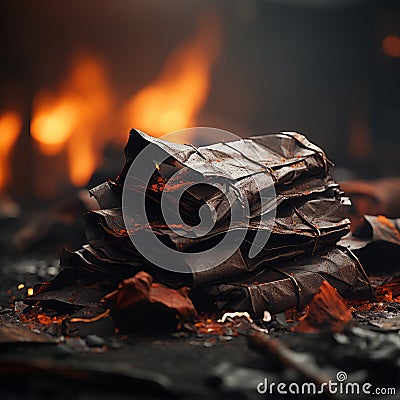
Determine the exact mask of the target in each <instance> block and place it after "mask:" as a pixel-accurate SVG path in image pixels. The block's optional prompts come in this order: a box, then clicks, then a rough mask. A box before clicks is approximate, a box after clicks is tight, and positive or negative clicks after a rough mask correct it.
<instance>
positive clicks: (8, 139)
mask: <svg viewBox="0 0 400 400" xmlns="http://www.w3.org/2000/svg"><path fill="white" fill-rule="evenodd" d="M21 127H22V121H21V117H20V116H19V115H18V114H16V113H15V112H12V111H8V112H5V113H3V114H0V190H1V189H3V188H4V186H5V185H6V184H7V182H8V179H9V160H10V152H11V150H12V148H13V146H14V144H15V142H16V140H17V138H18V135H19V133H20V131H21Z"/></svg>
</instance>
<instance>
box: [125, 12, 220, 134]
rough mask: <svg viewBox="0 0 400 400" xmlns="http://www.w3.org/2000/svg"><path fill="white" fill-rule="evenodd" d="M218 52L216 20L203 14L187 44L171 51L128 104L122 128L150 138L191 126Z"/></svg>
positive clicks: (200, 104) (204, 99) (214, 17)
mask: <svg viewBox="0 0 400 400" xmlns="http://www.w3.org/2000/svg"><path fill="white" fill-rule="evenodd" d="M219 49H220V24H219V20H218V19H217V18H216V16H214V15H211V14H207V15H205V16H204V17H203V19H201V20H200V23H199V24H198V27H197V29H196V31H195V32H194V35H193V36H192V37H191V38H190V39H189V40H188V42H186V43H184V44H183V45H181V46H180V47H178V48H177V49H175V51H173V53H172V54H171V55H170V57H169V58H168V59H167V61H166V63H165V65H164V67H163V69H162V71H161V73H160V74H159V76H158V77H157V78H156V80H155V81H154V82H153V83H151V84H150V85H148V86H146V87H145V88H143V89H142V90H140V91H139V92H138V93H136V94H135V95H134V96H133V97H132V98H131V100H130V101H129V102H128V104H127V106H126V108H125V110H124V119H125V121H126V122H125V124H126V126H127V127H128V128H130V127H132V126H135V127H137V128H138V129H141V130H143V131H145V132H147V133H150V134H152V135H154V136H161V135H163V134H166V133H168V132H172V131H175V130H178V129H183V128H187V127H191V126H194V125H195V124H196V119H197V115H198V113H199V112H200V111H201V109H202V107H203V105H204V103H205V102H206V100H207V96H208V93H209V90H210V75H211V68H212V65H213V63H214V61H215V59H216V58H217V55H218V53H219Z"/></svg>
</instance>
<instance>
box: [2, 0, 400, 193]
mask: <svg viewBox="0 0 400 400" xmlns="http://www.w3.org/2000/svg"><path fill="white" fill-rule="evenodd" d="M0 30H1V35H0V41H1V49H2V51H1V63H0V85H1V86H0V114H1V113H3V115H4V113H7V112H12V113H14V115H16V116H17V120H18V121H17V122H18V124H17V123H15V124H14V125H15V126H17V127H18V129H17V128H16V127H15V129H14V131H18V134H14V135H11V136H10V135H9V136H10V137H11V139H12V140H11V139H10V137H9V138H8V142H7V134H6V130H7V127H8V126H9V125H10V123H8V125H7V124H6V123H3V125H2V124H1V119H0V131H1V129H3V132H1V133H0V162H1V168H3V175H5V173H6V172H5V171H7V176H5V177H3V181H2V184H1V190H2V192H3V193H5V194H8V195H11V197H12V198H14V199H17V200H18V199H23V198H25V199H26V198H27V197H28V198H29V199H32V198H41V199H55V198H56V197H59V196H60V194H62V193H63V192H64V191H65V190H66V188H68V187H73V186H85V185H86V184H87V183H88V182H93V183H96V179H95V180H94V181H93V179H92V180H90V177H92V178H93V173H95V174H96V173H97V174H99V172H98V170H99V168H100V169H101V168H103V169H104V165H106V166H107V167H106V168H105V170H106V171H107V173H108V172H109V171H111V172H112V171H113V170H114V169H115V170H116V171H117V170H118V169H119V167H120V166H121V154H122V147H123V144H124V143H125V141H126V138H127V133H128V130H129V127H137V128H139V129H143V130H144V131H146V132H148V133H151V134H161V133H166V132H164V131H168V130H170V129H179V128H181V127H185V126H187V125H189V126H190V125H200V126H212V127H218V128H222V129H227V130H230V131H232V132H234V133H236V134H238V135H240V136H243V137H246V136H249V135H257V134H263V133H268V132H277V131H293V130H295V131H299V132H301V133H303V134H305V135H306V136H307V137H308V138H309V139H310V140H311V141H313V142H315V143H317V144H318V145H319V146H321V147H322V148H323V149H324V150H326V152H327V154H328V155H329V157H330V158H331V159H332V160H333V161H334V162H335V164H336V166H337V167H338V171H337V174H338V178H339V179H347V178H353V177H358V178H375V177H384V176H393V175H398V174H399V172H400V171H399V169H400V167H399V163H398V152H399V142H400V139H399V131H400V90H399V89H400V87H399V83H400V73H399V72H400V68H399V67H400V3H399V2H397V1H388V0H379V1H372V0H370V1H367V0H364V1H356V0H347V1H344V0H324V1H322V0H319V1H318V0H298V1H296V0H285V1H283V0H282V1H277V0H276V1H267V0H264V1H261V0H229V1H228V0H226V1H204V0H202V1H200V0H199V1H198V0H191V1H184V0H170V1H168V2H166V1H163V0H150V1H147V0H146V1H127V0H118V1H113V2H110V1H94V0H85V1H72V2H71V1H70V2H67V1H62V2H60V1H59V2H54V1H45V0H41V1H35V2H32V1H3V2H1V5H0ZM196 32H198V34H196ZM196 35H197V36H196ZM196 38H197V39H196ZM182 46H183V47H182ZM185 46H186V47H185ZM177 49H178V50H177ZM179 49H181V53H183V54H186V56H187V57H186V59H188V58H190V56H188V54H189V53H190V51H191V49H197V50H196V51H197V53H193V54H194V55H193V57H192V59H191V61H192V63H187V66H186V70H185V68H183V67H182V65H184V64H185V63H184V62H181V63H180V62H179V60H180V59H182V58H183V59H184V58H185V55H183V56H182V54H181V56H182V57H181V58H179V56H176V57H175V62H174V61H172V62H170V63H169V67H167V68H166V65H167V64H168V60H170V59H171V57H172V58H173V55H174V54H175V53H176V52H177V51H178V53H179ZM185 49H186V50H185ZM185 51H186V53H185ZM77 54H78V55H84V57H87V59H90V61H89V64H90V62H92V64H90V65H89V64H88V65H89V66H88V65H86V66H87V69H86V70H85V71H86V72H82V74H81V75H79V74H78V75H79V76H80V77H81V78H82V77H83V78H82V79H80V80H79V79H78V78H77V80H76V79H75V78H73V76H74V73H73V72H71V70H72V71H73V66H72V67H71V65H74V64H73V63H74V61H73V60H75V59H76V57H77ZM94 60H95V61H94ZM204 60H206V62H205V61H204ZM203 64H204V65H203ZM197 65H201V66H202V68H203V69H202V70H201V71H200V72H196V73H197V74H198V75H197V76H196V75H193V76H191V77H190V82H192V83H193V82H197V83H198V82H202V87H201V88H197V87H196V84H192V83H191V84H186V86H185V84H184V83H182V82H181V83H182V84H181V85H180V84H179V79H180V78H179V77H181V76H183V75H184V74H186V72H187V71H189V72H188V74H190V73H192V72H193V71H195V70H196V68H197ZM96 66H97V67H99V66H101V73H100V72H99V70H98V69H96V68H97V67H96ZM181 67H182V70H181ZM163 70H164V72H165V70H167V72H165V73H164V74H163V73H162V71H163ZM168 71H169V72H168ZM185 71H186V72H185ZM75 72H76V71H75ZM85 74H86V75H85ZM96 74H97V75H96ZM160 74H161V75H160ZM93 76H96V77H98V79H97V78H96V79H97V80H96V79H94V78H93V79H94V80H93V82H92V81H91V79H92V77H93ZM71 77H72V78H71ZM75 77H76V75H75ZM86 78H87V79H86ZM74 79H75V80H74ZM168 80H169V82H170V84H166V82H167V81H168ZM77 81H79V83H78V84H77V83H76V82H77ZM74 82H75V83H74ZM88 82H89V83H88ZM105 82H106V83H105ZM157 82H158V84H157ZM153 83H155V86H154V85H153ZM68 85H70V86H72V87H79V88H82V87H84V89H85V90H84V91H85V95H87V96H88V97H87V98H89V100H88V101H86V103H87V104H89V105H91V104H92V103H91V101H92V100H93V101H96V99H99V98H101V99H103V100H104V101H103V103H102V104H104V107H103V108H101V107H100V108H98V112H97V114H96V113H94V114H93V115H92V116H91V119H90V121H91V125H90V127H89V123H88V119H87V118H86V117H85V118H86V120H85V121H82V120H81V119H80V117H79V115H80V114H79V113H78V114H77V116H75V117H74V118H75V120H76V121H75V125H73V126H71V128H70V131H68V132H67V131H65V132H64V131H63V132H64V136H63V138H61V137H60V138H58V139H57V140H59V142H57V143H56V144H54V143H50V142H51V141H52V140H53V136H52V135H54V137H56V136H57V135H58V134H59V132H58V131H57V125H54V126H56V128H54V126H53V131H50V139H49V138H47V139H43V137H42V139H43V140H44V141H45V140H47V141H48V143H44V142H43V143H39V142H40V140H42V139H40V138H39V139H40V140H39V139H38V137H39V136H40V134H41V133H40V129H36V131H35V130H34V129H32V127H33V126H34V121H35V116H36V114H40V112H41V110H42V109H41V107H40V99H41V97H40V93H41V92H43V91H47V92H50V93H52V96H53V97H50V100H48V101H47V103H48V104H50V106H51V104H52V101H53V103H57V102H58V101H59V100H60V98H62V96H63V94H64V93H65V92H68V90H69V89H68ZM74 85H75V86H74ZM91 85H92V86H91ZM152 85H153V86H152ZM99 87H102V91H99ZM146 87H153V89H154V87H155V88H157V90H159V91H161V92H162V95H163V101H162V102H161V103H160V104H161V106H159V107H161V108H162V109H163V110H164V109H165V108H166V107H169V104H170V102H173V101H174V99H175V96H176V95H177V94H179V93H181V94H182V96H183V97H184V100H183V104H186V103H191V102H192V103H193V107H192V108H191V109H190V110H189V111H188V115H189V116H187V118H186V119H185V120H182V121H180V120H177V121H176V123H171V124H170V125H168V124H167V125H165V126H163V127H160V128H158V127H157V129H158V130H157V129H156V128H155V131H154V132H152V125H150V127H149V125H148V124H147V125H146V124H145V123H143V122H142V121H141V120H140V116H141V115H142V114H143V113H146V112H148V110H150V109H152V108H153V106H154V105H153V102H152V101H146V99H147V98H146V96H144V97H143V99H142V100H143V101H142V104H141V108H140V107H139V106H137V107H136V108H135V107H134V106H132V107H133V108H131V109H130V110H131V112H130V116H131V117H132V118H131V119H130V120H129V123H128V122H127V120H126V119H125V120H124V123H122V122H121V121H122V117H119V116H120V113H121V110H123V109H126V107H127V104H128V103H129V102H130V101H131V100H132V98H133V97H134V96H135V94H138V93H140V92H141V91H143V89H144V88H146ZM183 87H184V89H183ZM92 88H94V89H93V90H94V91H93V90H92ZM103 89H104V90H103ZM79 90H80V89H79ZM196 91H197V92H196ZM88 93H89V94H88ZM90 93H92V95H93V96H92V97H93V98H92V99H91V98H90ZM98 93H99V94H98ZM105 93H106V94H105ZM196 93H197V94H196ZM199 93H200V94H199ZM38 96H39V97H38ZM67 97H68V96H67ZM38 98H39V100H38ZM90 99H91V100H90ZM110 99H111V100H112V101H111V100H110ZM136 100H137V99H136ZM181 101H182V100H181ZM143 103H144V105H143ZM156 103H157V101H156ZM38 104H39V106H38ZM93 104H94V103H93ZM110 104H112V106H111V105H110ZM163 104H165V106H163ZM176 104H178V105H179V104H180V103H179V101H177V103H176ZM50 106H49V107H50ZM93 107H94V106H93ZM163 107H164V108H163ZM78 108H82V107H78ZM181 108H182V107H181ZM10 110H11V111H10ZM143 110H145V111H143ZM128 114H129V109H128ZM157 115H158V114H157V108H154V112H153V117H152V118H153V119H152V120H151V121H154V124H155V125H156V124H157V122H156V120H157V118H158V117H157ZM65 118H66V120H68V118H69V117H68V115H67V116H66V117H65ZM63 121H64V120H60V126H64V127H65V123H64V122H63ZM96 121H97V122H96ZM99 121H100V122H99ZM3 122H4V121H3ZM61 131H62V129H61ZM61 131H60V132H61ZM38 132H39V133H38ZM89 132H90V133H89ZM104 132H106V133H104ZM60 135H61V133H60ZM61 136H62V135H61ZM86 136H87V137H89V136H90V138H91V141H92V142H93V143H91V144H89V145H87V146H86V150H87V151H86V153H85V152H82V154H81V155H80V151H79V148H80V147H82V146H83V147H84V143H85V140H86V139H85V138H86ZM73 137H75V139H73ZM115 138H117V139H118V140H117V141H116V143H115V144H114V145H113V146H110V143H112V142H113V141H114V140H113V139H115ZM62 140H64V142H65V143H64V142H63V143H61V141H62ZM6 142H7V143H6ZM38 143H39V145H38ZM73 143H75V144H74V145H73ZM46 146H48V148H47V150H46ZM49 146H50V147H49ZM51 146H53V147H51ZM57 146H58V147H57ZM74 146H75V147H74ZM1 148H3V150H1ZM91 153H95V156H96V157H95V158H94V160H92V161H91V163H90V165H88V166H85V162H86V161H85V160H87V158H88V154H91ZM69 154H74V155H75V158H72V161H71V157H70V156H69ZM68 160H69V161H68ZM68 162H69V163H70V167H68ZM71 165H72V167H71ZM74 166H75V167H74ZM71 168H72V169H73V168H75V169H79V168H81V169H82V170H83V169H84V168H87V172H86V175H82V176H75V178H74V172H73V171H72V172H71ZM68 171H69V172H68ZM94 171H97V172H94ZM69 173H70V178H67V177H68V176H69V175H68V174H69ZM75 174H76V173H75ZM100 175H101V173H100ZM88 178H89V179H88ZM71 183H72V184H71Z"/></svg>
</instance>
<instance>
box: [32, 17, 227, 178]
mask: <svg viewBox="0 0 400 400" xmlns="http://www.w3.org/2000/svg"><path fill="white" fill-rule="evenodd" d="M199 22H200V23H199V25H198V26H197V28H196V30H195V32H194V34H193V35H192V37H191V38H190V39H189V40H188V41H187V42H186V43H184V44H183V45H181V46H180V47H178V48H177V49H175V50H174V51H173V52H172V54H171V56H170V57H169V58H168V59H167V61H166V64H165V66H164V67H163V69H162V71H161V73H160V74H159V76H158V77H157V78H156V80H155V81H154V82H153V83H150V84H149V85H148V86H146V87H144V88H143V89H142V90H140V91H139V92H138V93H137V94H135V95H134V96H133V97H132V98H131V99H128V101H126V102H123V106H122V108H121V109H122V112H121V113H119V114H117V113H115V112H113V111H114V108H113V107H114V96H113V94H112V90H111V89H110V84H109V82H108V80H107V76H106V71H105V68H104V66H103V65H102V63H101V62H100V61H99V60H97V59H95V58H94V57H89V56H87V55H86V56H84V57H79V58H77V59H76V60H75V62H74V63H73V65H72V68H71V70H70V72H69V74H68V76H67V77H66V78H65V79H64V81H63V82H62V84H61V85H60V87H59V88H58V90H56V91H52V92H50V91H43V92H40V93H38V94H37V96H36V97H35V99H34V103H33V116H32V123H31V136H32V137H33V139H34V140H35V141H36V143H37V145H38V148H39V150H40V152H41V153H42V154H45V155H47V156H54V155H56V154H59V153H61V152H66V155H67V160H68V170H69V178H70V181H71V182H72V183H73V184H74V185H76V186H82V185H85V184H86V183H87V182H88V180H89V178H90V177H91V175H92V174H93V172H94V170H95V168H96V167H97V166H98V165H99V163H100V162H101V150H102V148H103V147H104V146H105V145H106V144H107V142H109V141H111V140H117V141H118V142H119V143H121V144H123V143H125V141H126V137H127V133H128V131H129V129H131V128H132V127H137V128H139V129H142V130H144V131H146V132H147V133H150V134H153V135H156V136H159V135H161V134H163V133H168V132H171V131H175V130H178V129H182V128H186V127H190V126H193V125H195V124H196V119H197V115H198V113H199V112H200V111H201V109H202V107H203V105H204V103H205V101H206V100H207V96H208V93H209V89H210V75H211V67H212V65H213V63H214V61H215V59H216V57H217V55H218V53H219V48H220V36H221V35H220V21H219V19H218V18H217V17H216V16H215V15H213V14H207V15H205V16H204V17H203V18H202V19H200V21H199ZM108 126H113V127H115V126H117V127H118V128H121V129H120V130H119V133H115V130H114V129H115V128H114V129H108Z"/></svg>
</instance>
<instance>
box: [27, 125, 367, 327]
mask: <svg viewBox="0 0 400 400" xmlns="http://www.w3.org/2000/svg"><path fill="white" fill-rule="evenodd" d="M145 149H151V153H150V154H151V157H150V162H151V163H153V167H154V168H153V172H152V174H151V176H149V177H148V178H149V179H148V180H147V181H144V180H143V179H142V178H141V177H140V176H139V175H140V171H139V175H135V174H133V175H132V172H131V171H132V168H131V167H132V164H133V163H135V161H137V158H138V157H140V156H141V154H143V151H144V150H145ZM125 156H126V163H125V165H124V167H123V169H122V172H121V174H120V175H119V177H118V178H117V179H115V180H109V181H108V182H105V183H104V184H102V185H100V186H98V187H96V188H94V189H92V190H91V194H92V195H93V196H94V197H95V199H96V200H97V201H98V203H99V205H100V210H97V211H92V212H90V213H88V214H87V215H86V216H85V219H86V237H87V241H88V244H87V245H85V246H84V247H83V248H82V249H80V250H78V251H75V252H68V251H65V252H64V254H63V255H62V258H61V264H62V267H63V270H62V271H61V273H60V274H59V275H58V276H57V277H56V278H55V279H54V280H53V281H52V282H49V283H47V284H45V285H41V286H39V287H38V288H36V291H35V294H34V295H33V296H31V297H29V298H28V299H27V301H28V302H30V303H35V302H38V301H40V302H41V303H42V304H50V303H51V304H54V302H56V304H60V303H62V304H63V305H67V306H68V305H69V306H71V307H73V308H74V309H75V311H76V310H77V309H79V308H83V307H91V306H93V305H95V304H100V303H101V304H111V306H110V308H111V310H114V311H118V310H119V311H120V310H121V309H128V308H129V307H134V306H135V305H137V304H139V303H140V304H142V305H143V304H147V306H148V307H147V308H145V309H146V310H147V309H150V308H151V307H152V306H154V305H155V304H158V305H159V306H160V307H161V308H163V307H164V308H165V309H173V310H174V311H175V313H178V314H179V315H180V317H181V318H182V319H187V318H190V317H192V316H193V315H194V313H195V308H196V309H197V310H198V311H200V310H205V309H207V310H210V309H213V310H219V311H234V310H237V311H247V312H249V313H250V315H252V316H253V317H256V318H259V317H260V316H262V315H263V313H264V311H266V310H268V311H269V312H271V313H278V312H281V311H284V310H287V309H290V308H292V307H296V306H302V305H305V304H307V303H309V302H310V301H311V299H312V297H313V295H314V294H315V293H316V292H317V291H318V289H319V288H320V286H321V284H322V282H323V281H324V280H326V281H328V282H329V283H330V284H331V285H332V286H333V287H335V288H336V289H337V290H338V292H339V293H341V294H342V295H343V296H345V297H347V298H363V297H364V298H366V297H368V296H370V294H371V289H370V284H369V281H368V277H367V276H366V274H365V272H364V270H363V268H362V266H361V264H360V262H359V261H358V259H357V258H356V257H355V256H354V255H353V253H352V252H351V251H350V250H349V249H348V247H351V246H352V245H351V244H349V243H348V242H344V243H342V242H340V243H338V242H339V241H340V239H341V238H342V237H343V236H345V235H346V234H347V233H348V232H349V225H350V221H349V220H348V219H347V218H346V215H347V212H348V211H347V208H348V206H349V201H348V199H347V198H346V197H345V196H344V194H343V192H342V191H341V190H340V188H339V185H338V184H337V183H336V182H334V181H333V180H332V178H331V176H330V172H329V170H330V167H331V166H332V164H331V162H330V161H329V160H328V159H327V157H326V155H325V153H324V152H323V151H322V150H321V149H320V148H318V147H317V146H315V145H314V144H312V143H310V142H309V141H308V140H307V139H306V138H305V137H304V136H302V135H300V134H298V133H279V134H271V135H265V136H257V137H252V138H249V139H245V140H238V141H234V142H229V143H218V144H214V145H210V146H204V147H198V148H196V147H194V146H190V145H181V144H175V143H169V142H166V141H163V140H162V139H156V138H153V137H150V136H147V135H146V134H144V133H142V132H140V131H137V130H132V131H131V133H130V138H129V142H128V144H127V146H126V148H125ZM148 158H149V157H148ZM177 171H180V172H181V173H180V174H177V175H174V174H175V173H176V172H177ZM185 171H190V173H191V175H190V176H192V175H194V176H196V177H200V178H201V183H200V184H195V185H193V184H191V185H190V187H189V188H188V189H187V190H184V191H183V195H182V197H181V200H180V201H179V204H178V205H177V208H178V209H179V214H180V216H181V218H182V219H183V220H184V222H185V223H184V224H178V223H176V224H171V223H170V221H168V222H169V223H167V221H166V220H165V218H164V216H163V213H162V207H161V204H162V196H163V192H164V191H165V190H166V187H167V186H168V190H169V191H170V192H171V191H172V192H173V191H174V190H176V191H179V190H182V186H183V187H185V184H189V183H191V182H185V173H186V172H185ZM176 176H179V179H178V178H176ZM188 176H189V175H188ZM170 177H171V179H169V178H170ZM254 177H256V178H257V185H255V184H254ZM221 178H222V179H224V180H225V181H227V182H228V184H227V186H229V191H230V193H231V194H233V197H234V202H236V203H237V204H239V205H240V203H241V202H242V201H243V199H241V198H240V195H239V194H240V193H242V194H243V193H244V194H245V197H246V200H247V202H248V213H249V223H248V224H246V225H244V224H241V223H240V221H239V222H237V223H233V224H232V212H231V207H230V204H228V203H227V200H226V196H224V195H222V194H221V190H218V188H216V187H215V186H212V183H213V182H214V181H215V180H218V179H221ZM186 180H187V181H189V180H191V178H190V179H189V178H188V179H186ZM208 183H209V184H208ZM124 187H125V189H124ZM126 192H127V193H128V197H127V199H128V200H126V199H124V196H125V193H126ZM264 192H265V193H266V195H267V197H268V196H269V195H270V194H271V193H273V194H274V195H273V196H272V195H271V196H270V197H268V199H267V201H266V204H261V203H262V201H261V198H262V196H263V193H264ZM129 193H131V194H132V197H129ZM137 193H144V197H145V210H146V213H145V214H146V218H147V223H144V222H143V221H142V220H141V218H142V217H143V216H142V215H141V214H140V204H139V203H136V202H139V201H140V197H137ZM236 193H239V194H238V195H236ZM135 196H136V197H135ZM235 196H236V197H235ZM126 201H128V202H129V201H131V204H132V207H128V210H127V209H126V207H125V208H124V207H123V205H124V202H126ZM205 204H206V205H212V207H213V209H214V210H216V212H215V215H214V216H213V218H214V219H212V221H213V226H212V229H211V230H209V231H208V232H207V233H206V234H204V235H202V236H196V235H194V236H190V231H191V228H192V227H193V226H196V225H198V224H199V222H200V219H201V218H200V217H199V215H200V214H199V213H201V208H202V206H204V205H205ZM237 204H236V205H237ZM138 210H139V211H138ZM123 211H124V212H123ZM265 216H269V217H270V218H267V219H265ZM265 221H272V223H265ZM172 227H175V228H176V229H172ZM232 231H234V232H236V233H237V235H239V236H240V235H242V236H243V238H244V239H243V240H242V241H241V242H240V243H239V244H238V246H237V249H236V250H235V251H234V252H233V253H232V254H231V255H230V256H229V257H228V258H227V259H225V260H223V261H222V262H221V263H219V264H218V265H216V266H213V267H212V268H202V266H201V265H200V267H199V268H196V266H195V267H193V265H192V264H190V263H188V264H187V265H184V266H180V268H177V269H175V270H171V268H167V269H165V268H163V267H162V266H160V265H157V263H154V262H151V261H149V257H145V256H144V255H143V254H142V253H143V252H142V251H139V250H138V248H137V247H136V246H135V245H134V243H135V240H131V239H135V237H138V236H140V235H141V237H142V238H144V239H145V240H144V242H146V238H147V237H148V238H150V235H155V237H156V238H157V239H158V240H159V241H160V242H161V243H163V244H164V245H165V246H167V247H168V248H170V249H172V250H176V251H178V252H185V253H187V254H195V253H197V252H200V251H205V250H207V249H213V248H216V246H217V245H218V243H220V242H221V241H222V240H223V238H224V237H225V235H227V234H228V233H230V232H232ZM260 232H261V234H262V233H263V232H264V233H265V234H267V235H269V233H270V236H269V238H268V240H267V241H266V242H265V243H262V245H261V246H259V248H258V249H257V251H256V253H257V254H256V255H255V256H254V255H252V254H251V252H252V245H253V244H254V243H255V242H257V240H258V239H257V234H259V233H260ZM188 233H189V234H188ZM239 236H238V237H239ZM360 247H361V246H360ZM150 250H151V249H150ZM156 255H157V254H156V252H155V256H156ZM150 259H151V257H150ZM165 262H166V263H168V260H165ZM193 304H194V306H195V308H193ZM136 309H138V307H136ZM140 310H141V311H140V312H142V313H143V312H145V311H144V308H143V307H141V308H140ZM130 315H131V316H132V313H131V314H130Z"/></svg>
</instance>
